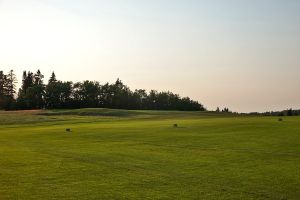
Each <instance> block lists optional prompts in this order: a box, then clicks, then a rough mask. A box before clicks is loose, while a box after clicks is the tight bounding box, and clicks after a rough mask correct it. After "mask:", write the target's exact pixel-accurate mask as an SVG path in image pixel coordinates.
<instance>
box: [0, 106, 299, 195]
mask: <svg viewBox="0 0 300 200" xmlns="http://www.w3.org/2000/svg"><path fill="white" fill-rule="evenodd" d="M101 112H102V113H101ZM118 113H121V114H119V115H118ZM283 119H284V121H283V122H279V121H278V118H276V117H245V116H244V117H240V116H233V115H220V114H215V113H209V112H208V113H205V112H204V113H201V112H158V111H119V110H107V109H83V110H64V111H59V110H56V111H35V112H9V113H7V112H0V120H1V123H0V124H1V125H0V127H1V129H0V199H228V200H229V199H299V198H300V190H299V185H300V173H299V171H300V117H285V118H283ZM175 123H177V124H178V125H179V127H178V128H174V127H173V124H175ZM66 128H71V130H72V131H71V132H70V133H69V132H66V131H65V129H66Z"/></svg>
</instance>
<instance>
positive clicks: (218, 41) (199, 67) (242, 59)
mask: <svg viewBox="0 0 300 200" xmlns="http://www.w3.org/2000/svg"><path fill="white" fill-rule="evenodd" d="M9 69H14V70H15V72H16V73H17V75H18V79H19V82H21V80H20V79H21V74H22V71H23V70H25V69H27V70H32V71H36V70H37V69H41V71H42V73H44V74H45V75H46V79H48V77H49V75H50V73H51V72H52V71H53V70H54V71H55V72H56V75H57V77H58V79H61V80H72V81H81V80H85V79H88V80H99V81H100V82H101V83H104V82H113V81H115V80H116V79H117V78H118V77H120V78H121V79H122V80H123V82H125V83H126V84H127V85H129V86H130V87H131V88H132V89H136V88H145V89H148V90H149V89H157V90H170V91H173V92H175V93H179V94H181V95H182V96H190V97H191V98H193V99H195V100H199V101H200V102H201V103H203V104H204V105H205V106H206V107H207V108H209V109H215V108H216V107H217V106H220V107H224V106H228V107H229V108H230V109H232V110H234V111H268V110H281V109H286V108H290V107H293V108H300V1H299V0H247V1H246V0H151V1H150V0H90V1H88V0H64V1H62V0H0V70H4V71H8V70H9Z"/></svg>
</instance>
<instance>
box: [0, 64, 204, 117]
mask: <svg viewBox="0 0 300 200" xmlns="http://www.w3.org/2000/svg"><path fill="white" fill-rule="evenodd" d="M16 83H17V78H16V75H15V74H14V71H13V70H11V71H9V72H8V73H7V74H4V73H3V71H0V109H5V110H25V109H58V108H87V107H94V108H96V107H98V108H115V109H136V110H182V111H204V110H205V108H204V107H203V105H201V104H200V103H198V102H197V101H193V100H191V99H190V98H189V97H184V98H182V97H180V96H179V95H178V94H173V93H172V92H157V91H156V90H151V91H150V92H146V90H143V89H139V90H135V91H131V90H130V88H129V87H128V86H126V85H124V84H123V82H122V81H121V80H120V79H117V81H116V82H115V83H113V84H109V83H105V84H103V85H101V84H100V83H99V82H98V81H88V80H87V81H83V82H76V83H73V82H70V81H66V82H65V81H60V80H57V79H56V75H55V73H54V72H53V73H52V75H51V77H50V79H49V80H48V83H47V84H45V83H44V76H43V74H42V73H41V72H40V70H38V71H37V72H36V73H32V72H30V71H28V72H27V71H24V72H23V77H22V85H21V88H20V89H19V90H18V91H17V89H16Z"/></svg>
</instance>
